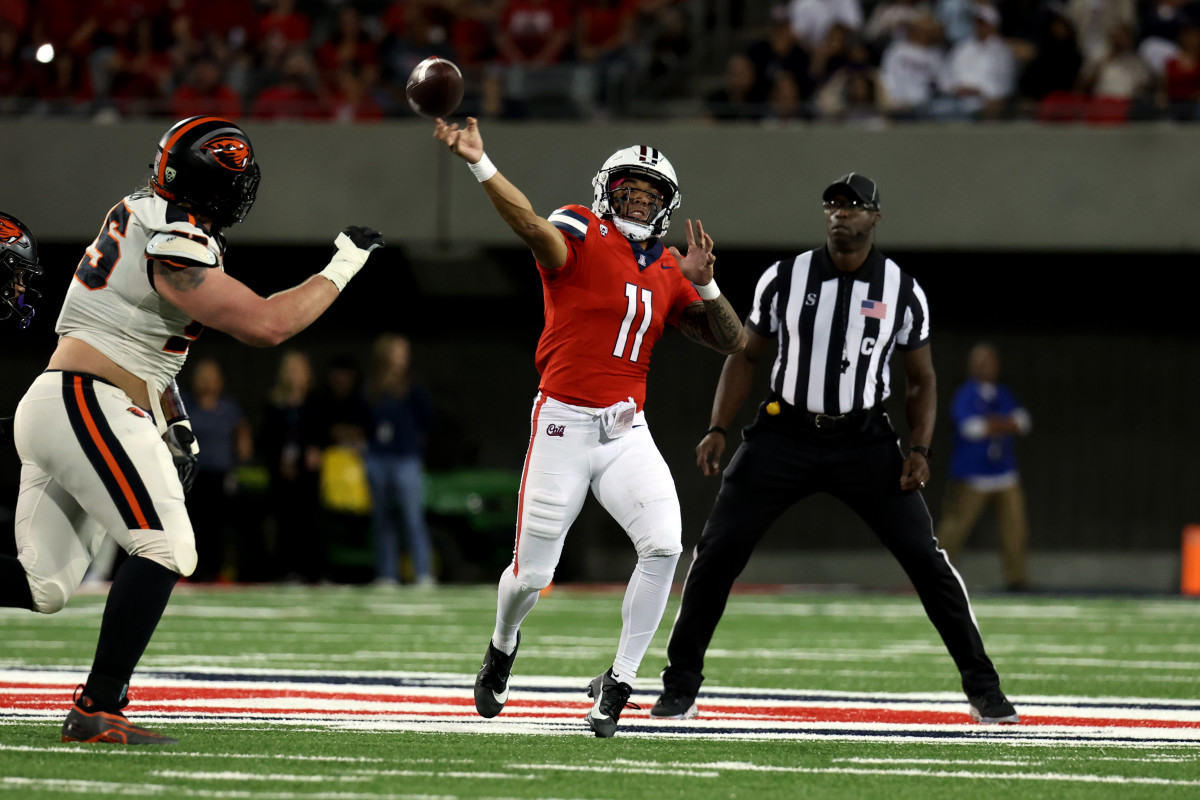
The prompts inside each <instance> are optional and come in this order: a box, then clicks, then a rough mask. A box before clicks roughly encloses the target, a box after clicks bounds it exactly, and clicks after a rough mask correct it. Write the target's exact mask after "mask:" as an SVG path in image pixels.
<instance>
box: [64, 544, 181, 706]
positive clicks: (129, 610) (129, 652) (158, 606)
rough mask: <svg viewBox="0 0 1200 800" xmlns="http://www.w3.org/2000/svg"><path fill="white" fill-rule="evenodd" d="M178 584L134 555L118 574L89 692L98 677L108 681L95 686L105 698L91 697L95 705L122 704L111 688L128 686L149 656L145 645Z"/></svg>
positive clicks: (172, 574)
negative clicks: (143, 654)
mask: <svg viewBox="0 0 1200 800" xmlns="http://www.w3.org/2000/svg"><path fill="white" fill-rule="evenodd" d="M177 580H179V574H178V573H176V572H173V571H172V570H169V569H167V568H166V567H164V566H162V565H161V564H157V563H155V562H153V561H151V560H150V559H148V558H142V557H141V556H130V557H129V558H127V559H125V563H124V564H122V565H121V566H120V568H119V569H118V570H117V574H116V575H114V576H113V581H112V588H110V589H109V590H108V602H107V604H105V606H104V619H103V621H102V622H101V623H100V640H99V641H98V642H97V643H96V660H95V661H93V662H92V674H91V676H90V677H89V678H88V685H87V687H85V693H87V692H88V691H89V690H91V689H92V687H93V683H95V681H96V680H97V679H98V678H103V679H106V681H107V682H106V683H103V684H96V691H97V692H98V693H103V697H96V696H94V695H89V696H91V697H92V700H94V701H96V702H97V703H100V702H102V701H103V702H104V703H108V702H109V701H110V699H115V700H116V701H117V702H119V701H120V700H122V699H123V698H122V697H116V698H112V695H113V691H112V689H113V687H121V686H125V685H126V684H128V683H129V677H130V676H131V675H133V668H134V667H136V666H137V663H138V661H140V660H141V658H142V653H144V652H146V645H148V644H150V637H151V636H153V635H154V629H155V628H156V627H157V626H158V620H159V619H160V618H161V617H162V613H163V610H164V609H165V608H166V607H167V601H168V600H170V599H171V590H172V589H174V588H175V582H176V581H177ZM105 710H108V709H105Z"/></svg>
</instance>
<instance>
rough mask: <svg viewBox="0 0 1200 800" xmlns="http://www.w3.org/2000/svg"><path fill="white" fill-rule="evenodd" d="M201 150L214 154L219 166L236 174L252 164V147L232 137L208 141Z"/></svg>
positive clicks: (201, 146)
mask: <svg viewBox="0 0 1200 800" xmlns="http://www.w3.org/2000/svg"><path fill="white" fill-rule="evenodd" d="M200 149H201V150H206V151H208V152H209V153H212V154H213V157H214V158H216V159H217V163H218V164H220V165H221V166H222V167H225V169H231V170H233V171H234V172H243V171H244V170H245V169H246V167H247V166H249V164H250V159H251V154H250V146H249V145H247V144H246V143H245V142H243V141H242V140H241V139H235V138H233V137H232V136H221V137H218V138H216V139H212V140H210V141H207V142H205V143H204V144H202V145H200Z"/></svg>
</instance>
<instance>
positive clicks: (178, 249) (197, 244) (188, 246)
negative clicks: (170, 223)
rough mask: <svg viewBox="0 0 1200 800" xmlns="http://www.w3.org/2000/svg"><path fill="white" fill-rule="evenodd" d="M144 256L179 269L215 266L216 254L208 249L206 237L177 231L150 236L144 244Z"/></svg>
mask: <svg viewBox="0 0 1200 800" xmlns="http://www.w3.org/2000/svg"><path fill="white" fill-rule="evenodd" d="M200 239H205V241H200ZM146 255H148V256H149V257H150V258H153V259H154V260H155V261H161V262H163V263H164V264H170V265H171V266H173V267H179V268H180V269H183V268H185V267H215V266H217V254H216V253H214V252H213V251H212V250H209V249H208V241H207V238H206V237H203V236H197V235H196V234H187V233H181V232H178V231H161V232H159V233H156V234H154V235H153V236H151V237H150V241H149V242H147V243H146Z"/></svg>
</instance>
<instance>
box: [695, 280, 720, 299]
mask: <svg viewBox="0 0 1200 800" xmlns="http://www.w3.org/2000/svg"><path fill="white" fill-rule="evenodd" d="M692 286H695V287H696V292H697V293H698V294H699V295H700V299H701V300H716V299H717V298H718V297H720V296H721V289H720V288H719V287H718V286H717V281H716V279H713V280H711V281H709V282H708V283H706V284H704V285H703V286H697V285H696V284H694V283H693V284H692Z"/></svg>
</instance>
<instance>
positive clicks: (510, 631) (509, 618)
mask: <svg viewBox="0 0 1200 800" xmlns="http://www.w3.org/2000/svg"><path fill="white" fill-rule="evenodd" d="M539 596H540V593H539V592H538V590H537V589H522V588H521V587H520V585H519V583H518V582H517V576H516V575H514V574H513V568H512V564H509V565H508V568H507V569H505V570H504V572H503V574H501V575H500V586H499V589H498V590H497V592H496V629H495V630H494V631H492V645H493V646H494V647H495V648H496V649H497V650H500V651H501V652H503V653H505V654H507V655H512V652H513V650H515V649H516V648H517V631H518V630H520V629H521V623H522V622H524V621H525V617H526V616H528V614H529V612H530V611H532V610H533V607H534V605H536V604H537V601H538V597H539Z"/></svg>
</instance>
